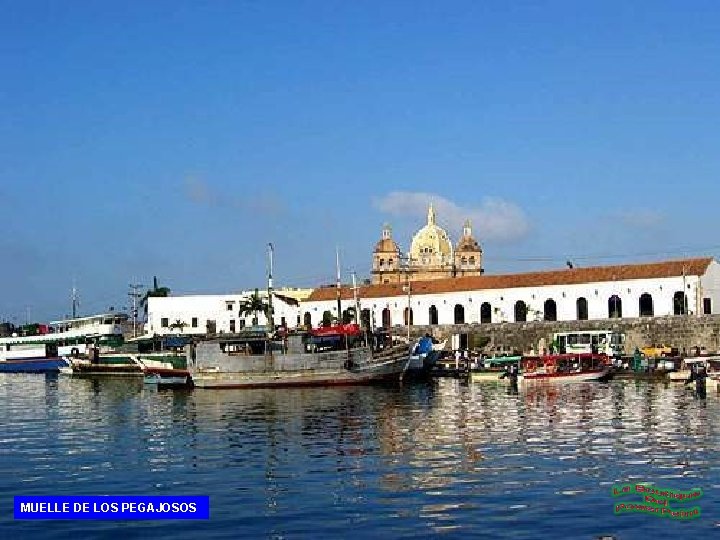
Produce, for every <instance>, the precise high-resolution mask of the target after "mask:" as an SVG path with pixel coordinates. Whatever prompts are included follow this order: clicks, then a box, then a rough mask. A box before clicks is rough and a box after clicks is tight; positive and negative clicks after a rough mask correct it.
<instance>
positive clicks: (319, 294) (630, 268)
mask: <svg viewBox="0 0 720 540" xmlns="http://www.w3.org/2000/svg"><path fill="white" fill-rule="evenodd" d="M712 260H713V259H712V258H711V257H705V258H697V259H681V260H677V261H663V262H655V263H643V264H623V265H617V266H594V267H586V268H573V269H562V270H549V271H545V272H527V273H522V274H501V275H495V276H493V275H482V276H467V277H458V278H444V279H435V280H431V281H413V282H412V294H413V295H414V296H417V295H420V294H437V293H447V292H460V291H480V290H493V289H510V288H515V287H542V286H545V285H575V284H581V283H593V282H601V281H618V280H629V279H653V278H665V277H675V276H682V275H683V272H684V273H685V275H686V276H699V275H702V274H704V273H705V272H706V271H707V269H708V266H709V265H710V263H711V262H712ZM405 294H407V291H404V290H403V284H402V283H383V284H380V285H365V286H363V287H360V288H359V290H358V296H360V298H384V297H391V296H403V295H405ZM352 297H353V294H352V289H351V288H350V287H342V288H341V298H342V299H343V300H350V299H352ZM336 298H337V289H336V288H335V287H323V288H320V289H315V290H314V291H313V292H312V294H311V295H310V296H309V297H308V298H307V300H306V301H307V302H317V301H323V300H335V299H336Z"/></svg>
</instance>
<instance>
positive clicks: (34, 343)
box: [0, 313, 128, 373]
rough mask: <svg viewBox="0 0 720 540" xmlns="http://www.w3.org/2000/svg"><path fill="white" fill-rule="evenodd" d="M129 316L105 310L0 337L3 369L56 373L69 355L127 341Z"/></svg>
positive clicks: (82, 355)
mask: <svg viewBox="0 0 720 540" xmlns="http://www.w3.org/2000/svg"><path fill="white" fill-rule="evenodd" d="M127 319H128V316H127V315H125V314H121V313H104V314H99V315H93V316H89V317H76V318H74V319H64V320H60V321H52V322H50V323H49V324H47V325H37V329H38V331H37V332H36V333H35V334H33V335H18V334H13V335H12V336H5V337H0V372H3V371H4V372H13V373H18V372H55V371H59V370H60V368H61V367H68V366H69V361H68V359H69V358H83V357H86V356H87V353H88V347H90V346H92V345H95V346H99V347H100V348H101V349H102V348H106V349H111V348H113V347H116V346H118V345H120V344H121V343H122V342H123V323H124V322H125V321H127Z"/></svg>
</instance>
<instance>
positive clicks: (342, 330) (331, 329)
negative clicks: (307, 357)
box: [310, 324, 362, 336]
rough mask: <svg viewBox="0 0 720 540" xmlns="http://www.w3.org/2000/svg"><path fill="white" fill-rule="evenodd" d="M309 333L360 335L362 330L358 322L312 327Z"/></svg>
mask: <svg viewBox="0 0 720 540" xmlns="http://www.w3.org/2000/svg"><path fill="white" fill-rule="evenodd" d="M310 333H311V334H312V335H313V336H360V335H362V330H361V329H360V325H358V324H338V325H336V326H324V327H320V328H314V329H313V330H311V331H310Z"/></svg>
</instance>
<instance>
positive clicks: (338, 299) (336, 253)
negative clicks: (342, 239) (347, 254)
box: [335, 247, 342, 324]
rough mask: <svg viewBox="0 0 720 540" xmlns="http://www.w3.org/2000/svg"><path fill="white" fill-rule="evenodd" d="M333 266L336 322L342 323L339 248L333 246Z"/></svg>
mask: <svg viewBox="0 0 720 540" xmlns="http://www.w3.org/2000/svg"><path fill="white" fill-rule="evenodd" d="M335 268H336V270H337V281H336V285H337V286H336V289H337V318H338V320H337V322H338V324H342V304H341V302H340V250H339V249H338V248H337V247H336V248H335Z"/></svg>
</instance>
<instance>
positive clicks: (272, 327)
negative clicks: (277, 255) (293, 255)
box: [267, 242, 275, 336]
mask: <svg viewBox="0 0 720 540" xmlns="http://www.w3.org/2000/svg"><path fill="white" fill-rule="evenodd" d="M268 257H269V259H270V261H269V263H270V264H269V267H268V312H267V323H268V336H272V334H273V332H274V331H275V323H274V321H273V304H272V295H273V282H272V280H273V277H272V274H273V245H272V242H270V243H268Z"/></svg>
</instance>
